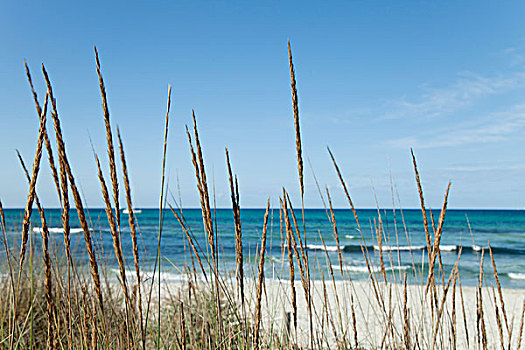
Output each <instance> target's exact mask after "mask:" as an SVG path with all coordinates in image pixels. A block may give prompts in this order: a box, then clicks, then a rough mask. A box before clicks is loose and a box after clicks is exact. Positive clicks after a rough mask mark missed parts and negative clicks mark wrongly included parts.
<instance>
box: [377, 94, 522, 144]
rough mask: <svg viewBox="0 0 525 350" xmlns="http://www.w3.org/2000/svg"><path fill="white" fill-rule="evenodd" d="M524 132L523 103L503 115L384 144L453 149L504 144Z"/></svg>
mask: <svg viewBox="0 0 525 350" xmlns="http://www.w3.org/2000/svg"><path fill="white" fill-rule="evenodd" d="M524 130H525V104H520V105H516V106H513V107H512V108H510V109H509V110H507V111H505V112H498V113H493V114H490V115H488V116H486V117H484V118H481V119H477V120H475V121H470V122H467V123H462V124H457V125H453V126H447V127H442V128H439V129H438V130H434V131H431V132H426V133H422V134H419V135H417V136H414V135H412V136H408V137H403V138H398V139H393V140H389V141H387V143H388V145H390V146H394V147H401V148H408V147H414V148H435V147H453V146H460V145H464V144H469V143H487V142H499V141H504V140H506V139H508V138H510V137H512V136H513V135H515V134H523V131H524Z"/></svg>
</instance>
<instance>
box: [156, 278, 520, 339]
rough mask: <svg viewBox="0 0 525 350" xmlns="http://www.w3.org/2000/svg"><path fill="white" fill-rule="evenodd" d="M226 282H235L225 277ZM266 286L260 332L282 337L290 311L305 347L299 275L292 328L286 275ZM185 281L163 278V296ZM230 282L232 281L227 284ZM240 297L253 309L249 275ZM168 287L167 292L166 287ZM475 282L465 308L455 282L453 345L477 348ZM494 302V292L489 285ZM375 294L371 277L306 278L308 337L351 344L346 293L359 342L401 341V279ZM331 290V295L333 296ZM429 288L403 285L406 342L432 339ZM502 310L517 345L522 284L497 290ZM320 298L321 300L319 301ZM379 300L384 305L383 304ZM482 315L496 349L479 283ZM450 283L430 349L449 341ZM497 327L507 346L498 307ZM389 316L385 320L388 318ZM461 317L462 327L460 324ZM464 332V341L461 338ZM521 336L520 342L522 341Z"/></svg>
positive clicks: (466, 291)
mask: <svg viewBox="0 0 525 350" xmlns="http://www.w3.org/2000/svg"><path fill="white" fill-rule="evenodd" d="M227 283H228V284H230V283H233V284H234V283H235V282H234V281H233V280H228V281H227ZM265 284H266V288H265V289H264V292H263V297H262V324H261V326H262V327H263V328H264V330H265V332H262V333H263V334H265V335H266V336H267V335H268V334H276V335H277V336H278V337H279V339H282V337H283V336H284V334H285V333H286V332H285V329H286V321H285V319H286V316H285V313H287V312H288V313H290V336H291V337H292V338H296V340H297V343H298V344H299V345H300V346H302V347H305V348H309V347H310V339H311V337H310V330H309V316H308V314H309V313H308V306H307V303H306V301H305V294H304V290H303V288H302V286H301V282H300V280H298V281H295V288H296V296H297V334H296V335H295V331H294V327H293V312H292V310H293V309H292V304H291V292H290V290H291V287H290V282H289V281H288V280H282V281H278V280H266V282H265ZM184 285H186V284H184V283H181V282H170V283H165V284H164V289H165V292H166V294H164V295H165V296H167V295H169V294H171V295H176V294H177V291H178V290H179V289H180V288H181V286H184ZM233 288H234V287H233ZM245 288H246V298H247V303H248V305H249V307H247V310H248V312H250V313H252V314H251V316H252V317H253V316H254V314H255V299H256V286H255V284H254V282H253V280H250V281H246V286H245ZM437 288H438V291H437V296H438V298H437V300H438V309H439V308H440V307H441V303H442V302H441V300H442V295H443V290H442V287H441V286H438V287H437ZM166 289H169V293H167V290H166ZM477 290H478V289H477V288H476V287H463V288H462V293H463V300H464V308H465V313H463V307H462V302H461V300H462V298H461V293H460V289H459V287H457V288H456V298H455V310H456V311H455V312H456V339H457V340H456V341H457V343H456V344H457V348H458V349H469V348H470V349H476V348H478V345H477V342H478V339H476V334H481V332H477V331H476V327H477V322H476V318H477V311H476V310H477V302H476V300H477V298H476V295H477ZM494 292H495V293H496V298H497V300H498V308H500V306H499V295H498V294H497V293H498V292H497V290H496V289H494ZM377 293H378V294H377V295H378V297H379V300H382V301H381V302H379V301H378V297H376V293H375V292H374V288H373V287H372V284H371V282H363V281H358V282H352V283H350V282H343V281H335V283H333V282H332V281H331V280H328V281H326V282H325V284H323V282H322V281H315V282H312V294H313V297H312V301H313V308H312V310H313V333H314V336H313V338H312V339H313V342H314V346H315V347H316V348H317V347H319V346H320V347H321V348H336V347H337V343H338V340H341V339H342V338H343V333H346V334H345V335H344V337H345V339H346V341H347V344H348V342H349V343H350V344H351V345H352V346H354V330H353V329H354V328H353V323H352V311H351V310H352V308H351V299H353V302H354V310H355V320H356V328H357V339H358V343H359V347H360V348H365V349H369V348H384V347H386V346H388V347H389V348H390V347H391V346H392V345H394V346H395V345H398V346H401V347H404V317H403V305H404V302H403V300H404V286H403V285H402V284H392V283H388V284H385V283H384V282H383V283H379V284H377ZM336 296H337V297H336ZM429 296H430V294H429V295H428V296H427V297H426V298H425V297H424V286H417V285H408V287H407V306H408V310H409V311H408V314H409V319H410V322H409V323H410V331H409V333H410V339H411V341H412V342H415V340H416V339H417V343H419V344H424V348H426V349H431V348H432V343H433V341H434V339H433V334H434V327H435V324H436V323H435V319H434V321H433V320H432V314H431V311H430V310H431V309H430V298H429ZM503 296H504V303H505V310H506V313H507V319H508V325H509V330H511V332H512V341H511V349H517V348H518V347H517V345H518V344H517V340H518V332H519V327H520V317H521V312H522V308H523V302H524V300H525V290H517V289H504V290H503ZM325 300H326V302H325ZM383 301H384V305H383ZM482 305H483V313H484V315H483V318H484V321H485V326H486V334H487V345H488V348H489V349H496V348H497V349H500V348H501V342H500V335H499V331H498V326H497V320H496V314H495V308H494V294H493V289H492V288H488V287H484V288H483V298H482ZM452 306H453V305H452V286H450V288H449V290H448V293H447V298H446V302H445V303H444V306H443V313H442V316H441V319H440V323H441V325H440V327H439V329H440V330H439V332H438V336H437V339H436V340H435V342H436V345H435V348H436V349H443V348H445V349H448V348H451V347H452V346H451V344H453V343H452ZM500 317H501V319H500V320H501V324H502V328H503V337H504V343H505V348H507V346H508V332H507V330H506V326H505V321H504V320H503V316H502V315H501V313H500ZM389 319H390V320H391V321H390V322H389V321H388V320H389ZM465 322H466V324H467V327H466V328H465ZM467 334H468V338H469V339H468V343H467ZM523 338H525V335H523V336H522V341H521V345H522V346H523V345H524V343H525V340H524V339H523Z"/></svg>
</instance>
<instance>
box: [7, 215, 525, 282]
mask: <svg viewBox="0 0 525 350" xmlns="http://www.w3.org/2000/svg"><path fill="white" fill-rule="evenodd" d="M4 212H5V221H6V228H7V239H8V242H9V244H10V246H11V247H13V245H14V246H16V247H18V246H17V245H19V242H20V236H21V227H22V218H23V209H5V210H4ZM182 212H183V215H184V218H185V220H186V222H187V224H188V226H189V228H190V229H191V231H192V233H193V235H194V236H195V239H196V241H197V242H198V245H199V246H200V247H201V248H202V251H203V252H204V254H203V255H204V256H205V255H206V254H207V253H206V252H207V243H206V242H207V240H206V237H205V234H204V230H203V223H202V216H201V211H200V209H184V210H183V211H182ZM264 213H265V210H264V209H242V210H241V221H242V235H243V252H244V259H245V260H244V261H245V267H244V269H245V271H246V272H245V273H246V276H248V277H250V276H253V275H254V274H256V271H257V268H256V261H257V259H258V258H257V252H258V249H259V245H260V242H261V239H260V237H261V233H262V227H263V218H264ZM334 214H335V219H336V223H337V229H338V235H339V240H340V249H341V256H342V262H341V263H342V264H340V263H339V260H338V251H337V244H336V240H335V237H334V231H333V228H332V225H331V222H330V220H329V218H328V215H329V212H327V211H325V210H324V209H305V211H304V216H305V228H306V241H307V247H308V249H307V253H308V256H309V262H310V272H311V275H312V278H315V279H322V278H323V277H324V278H326V279H328V278H330V277H329V275H328V273H329V266H328V265H331V267H332V270H333V272H334V276H335V277H336V278H337V279H340V278H342V277H341V276H342V274H341V273H340V270H341V265H342V268H343V270H344V278H348V276H350V277H351V278H352V279H354V280H368V279H369V278H370V277H369V274H370V273H373V274H374V275H375V276H377V277H379V273H380V272H379V271H380V268H379V266H380V264H379V250H378V242H377V239H376V230H375V228H374V227H375V226H376V225H378V222H379V216H380V217H381V222H382V224H383V228H384V233H383V242H382V246H383V259H384V264H385V269H386V271H387V276H388V278H389V280H391V281H398V282H402V281H403V278H404V274H405V273H406V274H407V279H408V281H409V282H410V283H419V282H420V281H421V280H423V281H426V276H427V273H428V265H427V263H428V259H427V257H426V255H427V251H426V238H425V230H424V226H423V218H422V214H421V210H419V209H410V210H403V211H400V210H398V209H396V210H395V211H393V210H392V209H382V210H379V212H378V211H377V210H375V209H361V210H357V215H358V218H359V222H360V225H361V231H359V229H358V226H357V224H356V221H355V219H354V216H353V214H352V212H351V211H350V210H348V209H336V210H334ZM163 215H164V217H163V226H162V238H161V256H162V270H161V272H162V276H163V278H164V279H166V280H174V281H175V280H180V279H184V277H185V276H187V274H186V273H185V267H188V266H191V259H190V250H189V249H188V248H187V239H186V237H185V235H184V233H183V231H182V230H181V227H180V225H179V223H178V221H177V220H176V218H175V217H174V215H173V213H171V211H170V210H164V211H163ZM295 215H296V218H297V225H298V227H299V230H300V232H301V236H302V238H303V240H304V234H303V220H302V214H301V210H300V209H299V210H298V209H295ZM60 217H61V212H60V210H59V209H48V210H46V219H47V221H48V226H49V227H50V228H51V229H50V245H51V247H52V250H53V251H55V252H57V254H58V255H60V254H63V253H61V252H63V235H62V229H61V220H60ZM88 217H89V221H90V227H91V232H92V235H93V238H94V240H95V241H96V244H95V245H96V246H97V254H98V258H99V259H104V260H105V264H106V266H108V267H110V270H113V271H116V266H117V263H116V260H115V258H114V254H113V240H112V238H111V234H110V229H109V225H108V221H107V218H106V213H105V210H103V209H90V210H89V216H88ZM428 218H429V223H431V218H430V215H429V217H428ZM136 219H137V222H138V227H139V231H140V235H139V251H140V259H141V269H142V270H143V271H145V272H148V271H152V270H153V265H154V261H155V257H156V251H157V244H158V233H159V210H157V209H142V210H141V212H140V213H137V214H136ZM283 220H284V219H283ZM434 220H435V225H436V226H437V225H438V220H439V211H434ZM214 222H216V229H217V232H218V236H217V241H218V246H219V269H220V270H221V271H223V273H225V274H229V273H232V272H233V271H234V270H235V235H234V221H233V215H232V211H231V209H217V210H216V211H215V218H214ZM32 225H33V226H32V230H31V232H32V234H33V237H34V242H35V244H34V246H35V251H36V252H37V253H38V252H39V251H40V242H41V238H40V233H39V232H40V229H39V225H40V219H39V216H38V213H37V212H36V211H34V212H33V216H32ZM283 226H284V224H283ZM71 227H72V232H71V246H72V247H73V251H74V254H73V255H74V257H75V258H76V259H77V260H78V261H79V263H83V262H85V261H86V253H85V245H84V240H83V236H82V230H81V229H80V224H79V222H78V218H77V216H76V211H73V210H72V211H71ZM430 231H431V233H433V229H432V226H430ZM320 235H321V236H322V237H323V240H324V243H325V244H324V245H323V243H322V242H321V239H320ZM121 237H122V246H123V251H124V254H125V259H126V264H127V266H128V270H129V271H130V273H131V271H132V270H133V255H132V248H131V238H130V229H129V225H128V215H127V214H124V213H122V214H121ZM283 237H284V242H283V241H282V239H281V221H280V212H279V210H278V209H275V210H273V211H271V212H270V217H269V223H268V236H267V246H266V252H267V254H266V257H267V258H266V261H265V277H266V278H282V279H284V278H288V273H289V262H288V258H287V256H288V255H287V250H286V247H287V245H286V233H283ZM489 243H490V245H491V247H492V251H493V254H494V259H495V261H496V266H497V271H498V275H499V280H500V282H501V285H502V287H503V288H519V289H525V211H524V210H448V211H447V213H446V217H445V224H444V228H443V234H442V239H441V244H440V250H441V257H442V266H443V271H444V280H445V283H446V282H447V280H448V277H449V274H450V271H451V270H452V268H453V266H454V264H455V263H456V260H457V258H458V254H459V252H460V251H461V258H460V264H459V271H460V279H461V283H462V285H464V286H473V285H477V283H478V278H479V272H480V258H481V252H482V250H485V255H484V265H483V268H484V278H485V284H486V285H488V286H490V285H491V284H493V283H494V278H493V267H492V262H491V259H490V255H489V253H488V250H487V247H488V244H489ZM197 249H198V248H197ZM283 249H284V250H283ZM17 250H18V249H17ZM363 250H364V251H365V252H366V251H367V252H368V253H367V254H368V259H370V261H371V262H372V267H371V269H370V270H369V269H368V267H367V264H366V262H365V258H364V255H363ZM0 256H1V257H2V259H3V260H4V261H5V252H4V250H3V249H2V253H1V255H0ZM283 258H284V259H283ZM205 261H206V259H204V262H205ZM205 265H206V262H205ZM195 266H196V268H197V270H198V271H199V270H200V268H199V267H198V265H197V263H196V262H195ZM296 269H297V262H296ZM436 271H439V268H438V267H436ZM115 276H116V274H115ZM296 278H298V279H299V278H300V277H299V273H298V272H296ZM440 279H441V278H440Z"/></svg>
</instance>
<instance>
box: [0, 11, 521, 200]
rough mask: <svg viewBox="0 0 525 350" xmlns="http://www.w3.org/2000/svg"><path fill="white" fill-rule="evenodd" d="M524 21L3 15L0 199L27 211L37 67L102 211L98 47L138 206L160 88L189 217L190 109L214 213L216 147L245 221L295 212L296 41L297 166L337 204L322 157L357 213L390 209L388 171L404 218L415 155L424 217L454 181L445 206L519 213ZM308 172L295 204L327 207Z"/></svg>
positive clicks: (152, 163)
mask: <svg viewBox="0 0 525 350" xmlns="http://www.w3.org/2000/svg"><path fill="white" fill-rule="evenodd" d="M524 10H525V4H524V3H523V2H519V1H508V2H504V3H502V2H488V1H461V2H452V1H451V2H427V1H414V2H403V4H400V3H395V2H390V1H384V2H383V1H373V2H372V1H352V2H332V3H330V4H328V3H319V2H304V1H303V2H281V1H276V2H250V1H242V2H220V1H211V2H198V1H192V2H189V1H188V2H186V1H184V2H183V1H181V2H175V1H152V2H144V1H141V2H135V1H114V2H111V3H106V2H99V1H94V2H70V1H67V2H66V1H63V2H61V1H48V2H46V3H34V2H30V1H13V2H7V1H3V2H1V3H0V46H1V48H2V49H1V50H2V54H1V55H0V91H1V94H0V104H1V106H2V109H1V111H0V159H2V171H1V172H0V198H1V199H2V202H3V204H4V206H6V207H22V206H24V204H25V198H26V196H27V184H26V183H25V182H24V179H23V177H22V173H21V170H20V167H19V165H18V161H17V158H16V153H15V149H19V150H20V151H21V153H22V154H23V155H24V157H25V159H26V162H28V163H30V162H31V161H32V159H33V156H34V151H35V145H36V136H37V129H38V122H37V117H36V114H35V109H34V106H33V103H32V98H31V94H30V90H29V87H28V84H27V82H26V80H25V74H24V68H23V60H24V59H27V60H28V62H29V65H30V67H31V69H32V72H33V76H34V80H35V83H36V86H37V89H38V90H39V96H40V97H41V98H42V97H43V96H44V94H45V90H44V84H43V81H42V78H41V75H40V74H39V72H40V71H39V68H40V64H41V63H42V62H44V63H45V65H46V67H47V69H48V72H49V74H50V76H51V79H52V81H53V84H54V89H55V94H56V97H57V103H58V108H59V113H60V115H61V120H62V127H63V130H64V133H65V141H66V147H67V151H68V155H69V159H70V161H71V163H72V167H73V171H74V173H75V176H76V177H77V181H78V182H79V184H80V185H81V189H82V191H83V193H84V196H85V199H86V202H87V204H88V205H90V206H93V207H95V206H101V204H102V201H101V194H100V190H99V184H98V180H97V178H96V167H95V162H94V160H93V157H92V153H91V146H90V144H89V137H90V136H91V138H92V139H93V143H94V146H95V149H96V151H97V152H98V153H99V154H100V155H101V158H102V160H103V163H104V164H105V171H106V175H107V176H108V174H109V171H107V170H108V169H107V159H106V153H105V133H104V124H103V119H102V109H101V100H100V96H99V91H98V81H97V76H96V70H95V64H94V53H93V45H97V47H98V49H99V53H100V58H101V61H102V71H103V75H104V78H105V82H106V87H107V91H108V96H109V106H110V113H111V120H112V123H113V125H114V126H116V125H117V124H118V125H119V127H120V129H121V132H122V134H123V137H124V143H125V147H126V150H127V156H128V163H129V167H130V171H131V180H132V190H133V192H134V201H135V203H136V204H137V206H138V207H146V206H156V205H157V203H158V196H159V192H160V174H161V156H162V134H163V122H164V120H163V119H164V115H165V109H166V95H167V86H168V84H171V85H172V87H173V93H172V102H173V105H172V114H171V124H170V133H169V145H168V168H167V171H168V177H169V185H170V189H171V190H172V191H173V194H174V196H175V197H179V195H178V193H179V190H178V188H180V197H181V198H182V203H183V205H184V206H188V207H197V206H198V205H199V202H198V197H197V193H196V187H195V180H194V178H193V170H192V164H191V160H190V157H189V150H188V144H187V140H186V137H185V134H184V125H185V124H189V123H190V122H191V109H192V108H194V109H195V113H196V115H197V118H198V124H199V129H200V134H201V139H202V144H203V147H204V152H205V161H206V164H207V171H208V176H209V178H210V183H211V182H212V181H211V179H213V180H214V183H215V192H216V198H217V205H218V206H219V207H227V206H229V205H230V202H229V193H228V184H227V177H226V167H225V156H224V147H228V148H229V149H230V157H231V161H232V166H233V169H234V171H235V172H236V173H237V174H238V176H239V185H240V191H241V206H243V207H262V206H264V204H265V201H266V198H267V197H268V196H270V197H271V198H272V199H273V203H274V204H276V203H277V199H278V196H279V194H280V191H281V187H282V186H285V187H286V188H287V189H288V190H289V192H290V193H291V195H292V198H293V199H294V200H295V202H296V203H297V204H299V202H297V200H298V184H297V182H298V181H297V170H296V163H295V157H296V155H295V139H294V131H293V115H292V109H291V97H290V80H289V72H288V62H287V50H286V42H287V40H288V39H290V40H291V43H292V49H293V54H294V61H295V66H296V74H297V84H298V92H299V102H300V106H299V107H300V115H301V127H302V132H303V143H304V144H303V146H304V152H305V158H306V157H308V158H309V160H310V162H311V164H312V168H313V170H314V171H315V174H316V176H317V178H318V180H319V182H320V184H321V186H323V187H324V186H325V185H326V186H328V187H329V188H330V189H331V191H332V195H333V200H334V202H335V205H336V206H337V207H345V206H346V202H345V199H344V196H343V193H342V191H341V189H340V186H339V184H338V180H337V177H336V174H335V172H334V170H333V167H332V166H331V164H330V159H329V156H328V154H327V152H326V146H327V145H328V146H330V147H331V149H332V151H333V152H334V154H335V156H336V158H337V159H338V162H339V165H340V167H341V168H342V170H343V173H344V175H345V178H346V181H347V183H348V184H349V186H350V191H351V194H352V196H353V199H354V202H355V203H356V205H357V206H358V207H375V199H374V192H375V194H376V196H377V198H378V201H379V204H380V205H381V206H386V207H390V206H392V195H391V186H390V175H389V174H390V173H391V174H392V178H393V182H394V184H395V186H394V187H395V189H396V191H397V192H398V193H399V199H400V203H401V205H402V206H403V207H405V208H408V207H417V206H418V197H417V189H416V185H415V181H414V176H413V171H412V167H411V159H410V147H413V148H414V150H415V153H416V156H417V158H418V161H419V166H420V172H421V177H422V180H423V186H424V190H425V194H426V199H427V201H428V203H429V205H431V206H432V207H435V208H437V207H440V206H441V201H442V197H443V194H444V190H445V188H446V184H447V182H448V180H452V182H453V185H452V191H451V195H450V201H449V204H450V206H451V207H455V208H523V207H525V147H524V146H525V145H524V137H525V26H524V25H523V17H524V15H525V11H524ZM305 165H306V166H305V176H306V179H305V184H306V193H305V201H306V205H307V206H309V207H321V206H322V202H321V200H320V198H319V194H318V192H317V189H316V186H315V183H314V180H313V176H312V170H311V169H312V168H311V167H310V166H309V165H308V162H307V161H306V164H305ZM49 173H50V172H49V168H48V166H47V161H46V160H44V162H43V167H42V171H41V176H40V177H39V182H38V194H39V195H40V197H41V199H42V201H43V202H44V204H45V205H46V206H49V207H56V206H57V205H58V200H57V195H56V193H55V192H54V186H53V185H52V180H51V178H50V175H49ZM396 197H397V195H396ZM396 201H397V199H396ZM396 205H397V203H396Z"/></svg>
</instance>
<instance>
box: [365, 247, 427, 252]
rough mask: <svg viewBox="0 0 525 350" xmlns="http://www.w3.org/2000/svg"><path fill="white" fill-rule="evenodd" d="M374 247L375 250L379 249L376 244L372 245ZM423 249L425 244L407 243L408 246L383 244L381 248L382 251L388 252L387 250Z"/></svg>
mask: <svg viewBox="0 0 525 350" xmlns="http://www.w3.org/2000/svg"><path fill="white" fill-rule="evenodd" d="M374 249H375V250H379V246H378V245H374ZM423 249H425V246H424V245H409V246H393V245H384V246H383V247H382V250H383V251H384V252H389V251H398V250H399V251H410V250H423Z"/></svg>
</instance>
